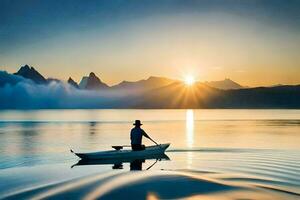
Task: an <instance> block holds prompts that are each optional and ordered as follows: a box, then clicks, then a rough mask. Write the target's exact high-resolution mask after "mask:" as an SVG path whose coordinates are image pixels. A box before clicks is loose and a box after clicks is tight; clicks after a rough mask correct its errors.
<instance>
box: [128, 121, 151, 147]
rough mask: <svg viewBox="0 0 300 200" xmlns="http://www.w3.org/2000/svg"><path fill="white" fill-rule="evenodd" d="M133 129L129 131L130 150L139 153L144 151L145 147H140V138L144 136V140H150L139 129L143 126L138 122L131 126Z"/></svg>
mask: <svg viewBox="0 0 300 200" xmlns="http://www.w3.org/2000/svg"><path fill="white" fill-rule="evenodd" d="M133 125H134V128H132V129H131V132H130V140H131V148H132V150H133V151H140V150H144V149H145V146H144V145H142V137H143V136H145V137H146V138H148V139H150V140H151V138H150V137H149V136H148V135H147V133H146V132H145V131H144V130H143V129H142V128H141V126H142V125H143V124H142V123H141V121H140V120H135V123H134V124H133Z"/></svg>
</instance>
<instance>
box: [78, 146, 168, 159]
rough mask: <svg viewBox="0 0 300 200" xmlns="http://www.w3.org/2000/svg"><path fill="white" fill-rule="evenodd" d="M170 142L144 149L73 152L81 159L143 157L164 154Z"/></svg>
mask: <svg viewBox="0 0 300 200" xmlns="http://www.w3.org/2000/svg"><path fill="white" fill-rule="evenodd" d="M169 146H170V144H169V143H168V144H160V145H155V146H148V147H146V148H145V150H141V151H132V150H112V151H100V152H92V153H75V155H76V156H78V157H79V158H81V159H85V160H99V159H100V160H103V159H122V158H134V159H139V158H144V157H147V156H153V155H161V154H164V152H165V151H166V149H167V148H168V147H169Z"/></svg>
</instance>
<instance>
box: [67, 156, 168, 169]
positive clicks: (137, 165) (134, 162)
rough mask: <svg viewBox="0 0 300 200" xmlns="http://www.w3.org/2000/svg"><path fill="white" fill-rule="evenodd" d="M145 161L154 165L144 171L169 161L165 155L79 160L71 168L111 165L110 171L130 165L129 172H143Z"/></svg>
mask: <svg viewBox="0 0 300 200" xmlns="http://www.w3.org/2000/svg"><path fill="white" fill-rule="evenodd" d="M146 160H154V163H153V164H151V165H150V166H149V167H147V168H146V169H145V170H149V169H150V168H151V167H153V166H154V165H155V164H156V163H157V162H158V161H162V160H170V158H169V157H168V156H167V155H166V154H160V155H151V156H145V157H144V158H139V159H133V158H120V159H99V160H85V159H82V160H79V161H78V162H77V163H76V164H74V165H72V166H71V168H73V167H75V166H82V165H112V169H123V164H124V163H130V171H140V170H143V163H145V162H146Z"/></svg>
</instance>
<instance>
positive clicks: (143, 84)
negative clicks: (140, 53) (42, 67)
mask: <svg viewBox="0 0 300 200" xmlns="http://www.w3.org/2000/svg"><path fill="white" fill-rule="evenodd" d="M14 75H18V76H21V77H23V78H26V79H30V80H32V81H33V82H35V83H37V84H47V83H49V82H51V81H56V82H59V81H61V80H59V79H55V78H45V77H44V76H43V75H42V74H41V73H39V72H38V71H37V70H36V69H35V68H34V67H30V66H28V65H24V66H22V67H21V68H20V69H19V70H18V71H17V72H16V73H14ZM175 82H180V81H178V80H174V79H169V78H165V77H155V76H150V77H149V78H148V79H145V80H139V81H122V82H121V83H119V84H117V85H113V86H111V87H110V86H108V85H107V84H106V83H104V82H102V81H101V79H100V78H99V77H97V76H96V74H95V73H94V72H91V73H90V74H89V76H83V77H82V79H81V81H80V83H79V84H78V83H77V82H76V81H74V80H73V79H72V77H69V79H68V81H67V83H69V84H70V85H72V86H73V87H75V88H79V89H87V90H103V89H111V90H126V91H135V92H138V91H144V90H150V89H154V88H159V87H163V86H167V85H169V84H171V83H175ZM204 84H205V85H207V86H210V87H214V88H217V89H224V90H230V89H241V88H243V86H241V85H240V84H238V83H236V82H234V81H232V80H230V79H228V78H226V79H225V80H221V81H211V82H208V81H206V82H204Z"/></svg>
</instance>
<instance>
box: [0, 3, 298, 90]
mask: <svg viewBox="0 0 300 200" xmlns="http://www.w3.org/2000/svg"><path fill="white" fill-rule="evenodd" d="M299 52H300V1H298V0H281V1H279V0H272V1H270V0H197V1H195V0H160V1H158V0H157V1H153V0H127V1H125V0H101V1H100V0H99V1H94V0H90V1H85V0H65V1H60V0H43V1H38V0H26V1H23V0H17V1H16V0H1V1H0V69H1V70H6V71H8V72H15V71H17V70H18V68H19V67H20V66H22V65H24V64H29V65H31V66H34V67H35V68H36V69H37V70H38V71H39V72H41V73H42V74H43V75H45V76H46V77H54V78H59V79H63V80H67V79H68V77H69V76H71V77H72V78H73V79H75V80H76V81H80V80H81V77H82V76H84V75H88V74H89V73H90V72H91V71H93V72H95V73H96V74H97V75H98V76H99V77H100V79H101V80H102V81H104V82H106V83H108V84H109V85H113V84H116V83H119V82H121V81H123V80H128V81H136V80H140V79H145V78H147V77H149V76H164V77H169V78H175V79H183V78H184V77H185V76H188V75H192V76H194V77H195V79H196V80H199V81H212V80H222V79H224V78H231V79H232V80H234V81H236V82H238V83H240V84H242V85H247V86H259V85H274V84H279V83H280V84H299V83H300V56H299Z"/></svg>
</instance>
